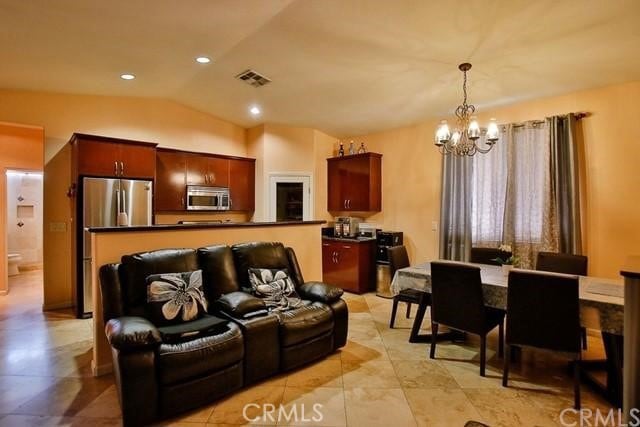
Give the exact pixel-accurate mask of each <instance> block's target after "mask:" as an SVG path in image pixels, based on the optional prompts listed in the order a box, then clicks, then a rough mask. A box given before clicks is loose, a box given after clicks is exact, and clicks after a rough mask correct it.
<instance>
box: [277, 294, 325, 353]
mask: <svg viewBox="0 0 640 427" xmlns="http://www.w3.org/2000/svg"><path fill="white" fill-rule="evenodd" d="M274 314H275V315H276V316H277V317H278V322H279V323H280V345H281V346H283V347H288V346H290V345H294V344H298V343H300V342H302V341H306V340H308V339H311V338H314V337H317V336H319V335H322V334H324V333H326V332H328V331H331V330H332V329H333V314H332V311H331V308H329V306H328V305H326V304H322V303H318V302H314V303H310V302H308V301H307V302H306V304H304V305H303V306H301V307H298V308H294V309H292V310H287V311H276V312H274Z"/></svg>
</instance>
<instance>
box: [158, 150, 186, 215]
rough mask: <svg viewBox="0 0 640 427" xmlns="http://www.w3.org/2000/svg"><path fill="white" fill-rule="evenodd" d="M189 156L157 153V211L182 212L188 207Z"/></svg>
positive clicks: (161, 151)
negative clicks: (187, 178)
mask: <svg viewBox="0 0 640 427" xmlns="http://www.w3.org/2000/svg"><path fill="white" fill-rule="evenodd" d="M187 156H188V155H187V154H185V153H183V152H182V151H176V150H163V149H161V148H159V149H158V151H157V156H156V186H155V190H156V191H155V203H156V211H182V210H185V209H186V208H187V206H186V185H187V180H186V177H187V174H186V171H187Z"/></svg>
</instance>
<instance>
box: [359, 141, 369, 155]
mask: <svg viewBox="0 0 640 427" xmlns="http://www.w3.org/2000/svg"><path fill="white" fill-rule="evenodd" d="M366 152H367V149H366V148H364V142H361V143H360V148H358V154H364V153H366Z"/></svg>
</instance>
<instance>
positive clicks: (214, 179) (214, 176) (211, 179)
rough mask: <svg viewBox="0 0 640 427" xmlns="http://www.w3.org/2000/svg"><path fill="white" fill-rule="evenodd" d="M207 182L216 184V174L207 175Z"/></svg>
mask: <svg viewBox="0 0 640 427" xmlns="http://www.w3.org/2000/svg"><path fill="white" fill-rule="evenodd" d="M209 182H210V183H212V184H213V183H215V182H216V174H215V173H212V174H211V175H209Z"/></svg>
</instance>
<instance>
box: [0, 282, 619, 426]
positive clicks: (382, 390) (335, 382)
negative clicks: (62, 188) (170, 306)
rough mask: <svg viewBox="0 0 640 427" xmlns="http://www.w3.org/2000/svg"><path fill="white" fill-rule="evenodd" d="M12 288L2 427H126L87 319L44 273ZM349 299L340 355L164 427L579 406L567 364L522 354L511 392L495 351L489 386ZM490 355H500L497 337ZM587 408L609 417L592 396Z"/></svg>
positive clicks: (545, 417) (498, 415) (459, 419)
mask: <svg viewBox="0 0 640 427" xmlns="http://www.w3.org/2000/svg"><path fill="white" fill-rule="evenodd" d="M10 288H11V292H10V294H9V295H8V296H4V297H0V348H1V352H0V355H1V356H0V357H1V358H2V360H1V362H0V426H85V425H90V426H111V425H120V424H121V421H120V412H119V407H118V398H117V394H116V391H115V387H114V386H113V378H112V377H111V376H106V377H101V378H93V377H91V374H90V368H89V366H90V360H91V323H90V320H78V319H74V318H73V315H72V313H71V312H70V311H55V312H47V313H43V312H42V310H41V306H42V276H41V272H38V271H35V272H28V273H24V274H22V275H20V276H18V278H11V280H10ZM345 298H346V300H347V302H348V305H349V308H350V326H349V342H348V344H347V346H346V347H344V348H343V349H342V350H340V351H339V352H337V353H335V354H333V355H331V356H329V357H327V358H325V359H323V360H321V361H319V362H316V363H314V364H313V365H311V366H308V367H305V368H302V369H299V370H297V371H295V372H289V373H286V374H282V375H280V376H278V377H276V378H272V379H270V380H268V381H265V382H263V383H261V384H258V385H255V386H252V387H249V388H246V389H244V390H242V391H240V392H238V393H236V394H234V395H232V396H230V397H228V398H225V399H222V400H220V401H218V402H214V403H212V404H211V405H210V406H208V407H204V408H201V409H200V410H197V411H194V412H190V413H187V414H185V415H184V416H182V417H179V418H177V419H174V420H170V421H167V422H165V423H163V425H174V426H190V427H193V426H196V425H201V426H202V425H210V426H216V425H217V426H225V425H227V426H229V425H242V424H245V423H246V421H245V419H244V418H243V416H242V408H243V406H244V405H245V404H247V403H259V404H264V403H271V404H273V405H276V406H278V405H283V407H285V409H288V410H290V409H291V408H293V407H294V405H295V406H296V407H297V408H301V407H302V404H304V405H305V407H306V408H307V411H308V412H311V409H310V408H312V406H313V404H315V403H319V404H321V405H323V406H322V413H323V415H324V419H323V421H322V422H317V423H304V422H303V423H301V424H303V425H305V424H315V425H327V426H345V425H348V426H351V427H356V426H377V425H379V426H400V427H402V426H463V425H464V423H465V422H466V421H467V420H471V419H473V420H477V421H483V422H485V423H487V424H489V425H491V426H509V427H513V426H555V425H559V412H560V411H561V410H562V409H563V408H566V407H569V406H570V405H571V404H572V396H573V395H572V391H571V381H570V378H569V377H568V376H567V374H566V362H565V361H564V360H562V359H560V358H556V357H553V356H549V355H546V354H543V353H529V352H526V353H524V355H523V357H522V361H521V362H520V363H519V364H517V365H514V367H513V376H512V378H513V380H512V382H511V384H512V387H510V388H507V389H505V388H502V387H501V385H500V374H501V363H502V361H501V360H500V359H498V358H497V357H496V356H495V354H494V352H493V351H490V352H489V357H490V362H489V367H488V370H487V377H486V378H481V377H480V376H479V375H478V365H477V359H478V349H477V348H476V347H475V345H474V343H473V341H470V342H469V343H468V344H467V345H460V344H451V343H442V344H440V345H439V347H438V352H437V360H430V359H428V358H427V350H428V348H427V346H426V345H425V344H409V343H408V342H407V339H408V336H409V327H410V325H411V320H410V319H409V320H407V319H405V318H404V316H402V315H400V316H398V322H397V325H396V326H397V328H396V329H389V327H388V321H389V315H390V310H391V302H390V301H389V300H385V299H382V298H378V297H376V296H375V295H373V294H370V295H364V296H357V295H346V296H345ZM402 308H404V307H402ZM399 311H402V310H399ZM425 323H426V322H425ZM491 347H492V348H495V347H496V337H495V335H493V336H492V341H491ZM589 347H590V350H589V354H588V356H589V357H597V356H599V355H601V353H602V348H601V346H600V345H599V343H598V340H597V339H596V337H595V336H594V337H590V342H589ZM583 403H584V406H585V407H589V408H592V409H595V408H600V409H601V410H608V406H607V404H606V402H604V401H603V400H602V399H600V398H599V397H597V396H596V395H594V394H593V393H591V392H590V391H589V390H588V389H587V388H586V387H583ZM257 414H258V413H256V412H251V411H249V413H248V415H249V416H254V415H257ZM311 415H313V414H311ZM311 415H308V418H309V417H311ZM263 421H264V422H262V423H261V425H274V424H275V422H270V421H269V420H263ZM281 421H282V422H280V424H279V425H287V424H288V423H287V422H286V420H281ZM293 424H295V423H293Z"/></svg>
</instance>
